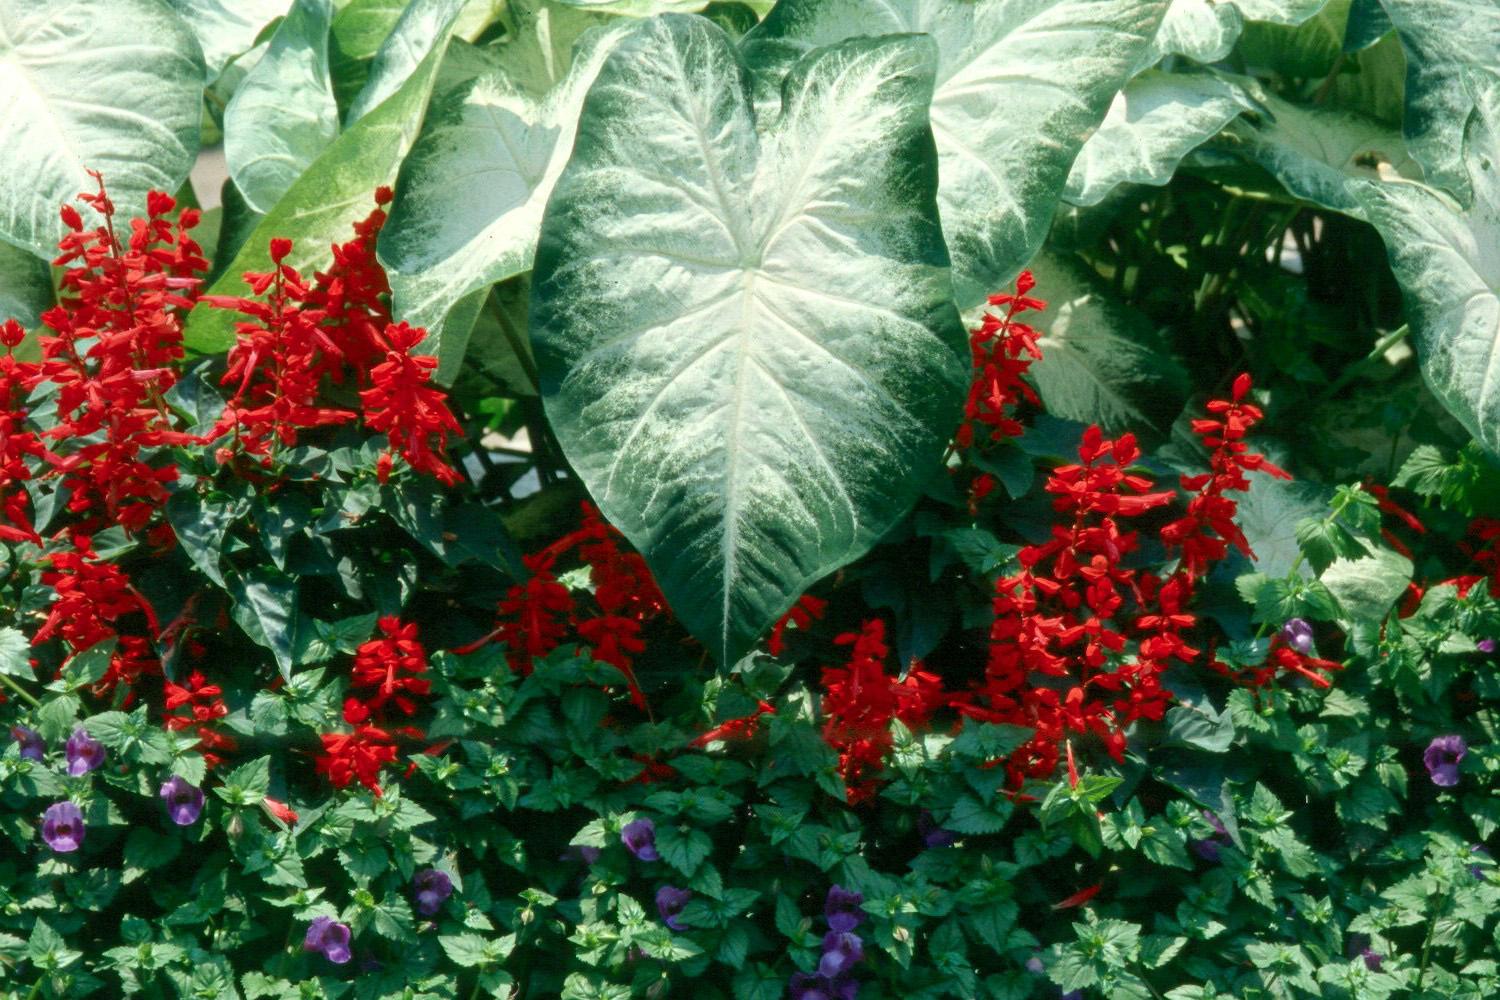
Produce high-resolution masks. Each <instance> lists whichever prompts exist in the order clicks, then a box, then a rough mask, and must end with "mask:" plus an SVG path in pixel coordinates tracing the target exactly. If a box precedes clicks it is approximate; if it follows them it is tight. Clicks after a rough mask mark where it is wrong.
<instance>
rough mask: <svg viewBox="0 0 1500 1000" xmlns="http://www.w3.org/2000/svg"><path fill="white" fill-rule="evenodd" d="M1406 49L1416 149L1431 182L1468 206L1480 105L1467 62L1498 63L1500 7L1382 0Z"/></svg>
mask: <svg viewBox="0 0 1500 1000" xmlns="http://www.w3.org/2000/svg"><path fill="white" fill-rule="evenodd" d="M1381 2H1382V3H1383V4H1384V6H1385V10H1386V13H1387V14H1388V15H1389V16H1390V19H1391V22H1392V23H1393V24H1394V25H1395V26H1396V34H1397V35H1398V36H1399V37H1400V39H1401V47H1402V49H1404V50H1405V52H1406V119H1405V123H1404V125H1403V128H1404V131H1405V132H1406V139H1407V141H1408V142H1409V143H1410V144H1411V152H1412V155H1413V156H1414V157H1416V159H1417V162H1419V163H1421V164H1422V167H1423V169H1424V170H1425V171H1426V174H1427V183H1429V184H1431V185H1433V186H1434V187H1440V188H1445V189H1446V190H1448V191H1450V192H1451V193H1453V194H1454V195H1456V196H1457V197H1458V200H1459V201H1461V202H1464V203H1466V204H1467V203H1468V200H1469V197H1470V192H1469V171H1468V170H1467V169H1466V167H1465V166H1464V163H1463V157H1462V150H1463V138H1464V123H1465V122H1467V121H1468V120H1469V115H1470V113H1471V112H1472V110H1473V108H1474V102H1473V100H1472V98H1471V97H1470V94H1469V92H1468V90H1467V89H1466V88H1465V86H1464V79H1463V77H1464V72H1465V69H1466V67H1471V66H1478V67H1489V68H1491V69H1493V68H1495V66H1496V64H1497V55H1496V54H1497V53H1500V4H1497V3H1495V2H1494V0H1381Z"/></svg>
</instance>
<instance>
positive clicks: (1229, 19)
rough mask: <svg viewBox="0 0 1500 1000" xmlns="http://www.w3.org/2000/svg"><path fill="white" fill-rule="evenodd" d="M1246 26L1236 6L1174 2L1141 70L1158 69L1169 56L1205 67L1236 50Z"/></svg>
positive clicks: (1200, 1) (1205, 0)
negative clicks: (1149, 67) (1184, 57)
mask: <svg viewBox="0 0 1500 1000" xmlns="http://www.w3.org/2000/svg"><path fill="white" fill-rule="evenodd" d="M1244 26H1245V19H1244V16H1243V15H1241V14H1240V10H1239V8H1238V7H1236V6H1235V5H1234V4H1231V3H1216V2H1215V0H1172V3H1171V5H1170V6H1169V7H1168V8H1167V13H1166V16H1165V17H1163V18H1162V22H1161V30H1160V31H1158V32H1157V33H1156V37H1155V38H1153V39H1152V40H1151V44H1150V46H1149V47H1148V48H1147V49H1146V52H1145V54H1144V55H1143V56H1142V58H1141V67H1142V68H1145V67H1147V66H1154V65H1155V64H1156V63H1157V62H1159V61H1160V60H1161V58H1162V57H1163V56H1169V55H1181V56H1187V57H1188V58H1189V59H1192V60H1194V61H1195V62H1200V63H1203V64H1205V65H1207V64H1208V63H1215V62H1218V61H1219V60H1220V59H1223V58H1225V57H1226V56H1228V55H1229V53H1230V52H1231V51H1232V50H1233V49H1234V43H1235V40H1236V39H1238V38H1239V37H1240V31H1241V30H1242V29H1243V28H1244Z"/></svg>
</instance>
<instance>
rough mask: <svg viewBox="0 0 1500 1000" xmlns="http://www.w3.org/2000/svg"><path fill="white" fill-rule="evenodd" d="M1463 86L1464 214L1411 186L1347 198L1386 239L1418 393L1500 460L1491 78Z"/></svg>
mask: <svg viewBox="0 0 1500 1000" xmlns="http://www.w3.org/2000/svg"><path fill="white" fill-rule="evenodd" d="M1472 80H1473V86H1472V93H1473V95H1474V97H1472V98H1471V100H1472V101H1474V103H1476V104H1477V107H1478V113H1477V114H1475V115H1474V116H1473V119H1472V120H1471V122H1470V124H1469V129H1468V132H1467V135H1466V137H1465V156H1464V160H1465V162H1466V164H1467V166H1468V170H1469V176H1468V182H1469V186H1470V188H1471V190H1472V193H1473V204H1472V206H1470V207H1469V208H1467V209H1465V208H1462V207H1460V206H1459V205H1458V204H1456V203H1455V202H1454V201H1453V200H1452V199H1451V198H1449V197H1447V196H1446V195H1444V194H1442V193H1441V192H1439V191H1436V190H1434V189H1432V188H1429V187H1426V186H1424V185H1422V184H1418V183H1416V182H1414V181H1392V182H1388V183H1384V184H1374V183H1367V184H1364V185H1361V186H1359V187H1358V188H1357V189H1356V191H1355V193H1356V194H1357V195H1358V197H1359V199H1360V201H1361V202H1362V203H1363V204H1364V207H1365V211H1366V213H1367V215H1368V218H1369V220H1370V222H1372V223H1373V224H1374V225H1375V228H1376V229H1378V230H1380V234H1381V236H1382V237H1383V238H1384V239H1385V244H1386V250H1387V252H1388V253H1389V254H1390V258H1391V267H1392V269H1393V270H1394V271H1395V272H1396V279H1397V281H1399V282H1400V283H1401V290H1402V292H1403V294H1404V296H1405V299H1406V313H1407V319H1408V321H1409V322H1410V324H1411V328H1412V332H1413V334H1414V336H1415V340H1416V347H1417V357H1418V360H1419V361H1420V362H1421V364H1422V374H1423V376H1424V377H1425V378H1426V379H1427V384H1428V385H1429V386H1430V387H1431V388H1432V390H1433V393H1434V394H1435V395H1436V396H1437V397H1438V398H1439V399H1440V400H1442V402H1443V405H1444V406H1446V407H1447V408H1448V411H1449V412H1450V413H1452V414H1453V415H1454V416H1455V417H1457V418H1458V419H1459V420H1460V421H1461V422H1462V423H1463V425H1464V426H1465V427H1467V428H1468V429H1469V432H1470V433H1472V434H1473V435H1474V436H1475V437H1476V438H1478V439H1479V440H1480V442H1482V443H1483V444H1484V446H1485V447H1487V448H1488V449H1489V450H1490V451H1491V452H1492V453H1496V454H1500V76H1496V75H1494V74H1493V73H1484V74H1479V73H1478V72H1476V73H1475V76H1474V77H1473V78H1472ZM1476 98H1477V100H1476Z"/></svg>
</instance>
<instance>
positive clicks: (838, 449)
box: [531, 15, 967, 663]
mask: <svg viewBox="0 0 1500 1000" xmlns="http://www.w3.org/2000/svg"><path fill="white" fill-rule="evenodd" d="M931 59H932V56H931V49H930V43H928V42H926V41H925V40H923V39H919V38H898V39H884V40H880V41H874V40H855V41H851V42H848V43H844V44H840V45H837V46H834V47H831V48H829V49H824V50H820V51H817V52H814V53H812V54H811V55H809V56H808V57H806V58H805V59H804V60H803V61H802V62H801V63H799V64H798V66H797V68H796V69H795V70H794V71H793V73H792V74H791V76H790V77H789V78H788V79H787V81H786V84H785V88H786V93H787V107H786V111H785V113H784V114H783V115H782V117H781V118H780V119H779V120H778V121H776V122H774V123H758V122H757V120H756V116H755V112H754V111H752V109H751V106H750V95H749V93H748V90H747V89H746V88H747V80H746V75H745V69H744V66H743V63H742V62H741V60H740V57H739V54H738V52H737V51H736V50H735V49H734V47H733V46H732V45H731V43H730V41H729V39H728V37H727V36H726V35H724V33H723V32H722V31H721V30H720V29H718V28H717V27H715V26H713V25H712V24H710V23H709V22H707V21H705V20H703V19H701V18H695V17H688V16H682V15H667V16H664V17H661V18H657V19H653V20H650V21H643V22H636V23H635V24H634V25H633V26H632V28H631V29H630V33H629V36H628V37H626V38H625V39H623V40H622V41H621V42H620V43H619V44H618V46H617V47H616V49H615V50H614V52H613V53H612V54H611V55H610V57H609V59H608V60H607V61H606V63H605V65H604V67H603V68H602V69H601V70H600V73H599V76H598V78H597V79H596V82H595V84H594V87H593V89H592V90H591V91H590V93H589V96H588V99H587V101H586V102H585V104H584V110H583V115H582V118H581V119H580V122H579V129H578V138H577V141H576V143H575V146H574V153H573V158H572V160H571V161H570V162H569V164H568V166H567V168H566V170H564V172H563V175H562V177H561V179H560V180H559V182H558V185H557V188H556V189H555V191H554V193H553V196H552V201H551V202H550V203H549V205H548V208H547V216H546V219H545V221H544V222H543V225H542V237H541V243H540V247H539V249H538V253H537V263H536V274H535V277H534V281H533V289H532V316H531V320H532V323H531V327H532V329H531V336H532V342H533V345H534V347H535V349H536V353H537V363H538V367H539V368H540V370H541V373H542V382H543V385H542V390H543V395H544V399H545V401H546V404H547V414H548V417H549V419H550V420H551V422H552V425H553V428H554V430H555V431H556V432H557V436H558V438H559V440H560V441H561V442H562V445H563V449H564V451H565V452H567V454H568V458H569V459H570V461H571V463H572V465H573V467H574V468H575V469H576V470H577V471H578V473H579V475H580V476H581V478H582V479H583V481H584V482H585V483H586V484H587V485H588V486H589V489H590V492H591V493H592V494H593V496H594V499H595V500H596V501H597V502H598V504H599V506H600V508H601V509H602V510H603V511H604V513H605V515H606V516H607V517H608V518H609V520H610V521H611V522H612V523H614V524H615V525H617V526H618V527H619V528H620V529H621V530H622V531H623V532H624V534H625V535H626V537H627V538H629V539H630V540H631V542H632V543H634V544H635V546H636V548H637V549H639V550H640V551H641V553H642V554H643V555H644V556H645V557H646V560H647V562H648V563H649V564H650V565H651V568H652V570H653V572H654V574H655V576H656V579H657V582H658V583H659V584H660V585H661V587H662V590H663V591H664V592H665V593H666V595H667V598H668V600H669V601H670V602H671V604H672V608H673V610H674V611H675V612H676V613H677V615H678V617H679V618H680V619H681V620H682V621H683V623H684V624H686V625H687V626H688V628H689V630H690V631H692V632H693V633H694V634H695V635H697V636H699V637H700V638H702V639H703V640H704V641H705V643H706V644H707V645H708V647H709V648H710V649H711V650H712V651H713V653H714V654H715V655H716V656H717V657H718V658H719V659H720V661H721V662H723V663H733V662H734V661H735V660H737V659H738V658H739V656H740V655H741V654H742V653H743V652H744V651H745V650H746V649H747V648H748V647H749V646H750V645H751V644H752V643H753V642H755V641H756V640H757V639H758V638H759V637H760V636H761V635H762V634H763V632H764V631H765V629H767V628H769V627H770V625H771V623H772V622H774V621H775V620H776V618H777V617H778V616H779V615H781V614H782V613H784V612H785V611H786V609H787V608H788V607H789V606H790V605H791V604H792V602H793V601H794V600H796V598H797V597H798V596H799V595H800V594H802V593H803V592H804V591H805V590H806V588H807V587H808V585H810V584H811V583H813V582H814V581H816V580H817V579H819V578H820V577H822V576H824V575H825V574H827V573H829V572H831V571H832V570H834V569H835V568H837V567H839V566H841V565H843V564H845V563H847V562H848V561H850V560H852V559H854V558H856V557H857V556H859V555H860V554H862V553H863V552H864V551H866V550H867V549H868V548H869V547H870V546H871V545H872V544H873V543H874V542H875V541H876V540H877V539H878V538H879V537H880V535H881V534H883V533H884V531H885V530H886V528H887V527H889V525H891V524H892V523H894V522H895V520H896V519H897V518H898V517H900V516H901V515H902V514H904V513H905V512H906V510H907V509H909V507H910V505H911V503H912V501H913V500H914V499H915V498H916V496H917V495H918V493H919V492H920V491H921V488H922V486H923V483H924V480H925V478H926V476H927V475H928V474H929V473H930V471H931V470H932V469H933V468H934V466H935V463H936V461H937V458H938V456H939V454H940V452H941V449H942V444H943V441H944V440H945V439H946V437H947V435H948V433H949V432H950V429H951V426H952V423H953V421H954V419H955V418H956V416H957V412H958V407H959V405H960V404H961V402H962V392H963V390H962V385H963V383H964V379H965V371H966V367H967V363H966V360H965V357H964V350H963V348H962V346H961V344H962V339H963V338H962V328H961V327H960V325H959V322H958V318H957V315H956V313H955V312H954V310H953V307H952V304H951V301H950V300H949V298H948V291H947V283H946V280H945V274H946V271H945V269H944V267H943V255H942V247H941V235H940V233H939V232H938V228H937V224H936V222H937V220H936V212H935V206H934V204H933V201H932V192H933V190H934V188H935V185H936V177H935V174H934V171H933V169H932V167H933V163H932V159H931V153H930V149H931V146H930V142H931V139H930V135H929V132H928V129H927V125H926V121H925V116H924V111H923V109H924V108H925V106H926V101H927V96H928V94H929V92H930V91H929V88H930V86H931V73H932V62H931ZM758 125H762V126H765V127H766V128H767V129H768V131H766V132H764V133H761V132H760V131H758ZM835 136H836V138H835ZM643 287H645V288H650V289H653V291H651V292H649V293H647V294H641V291H640V290H641V288H643Z"/></svg>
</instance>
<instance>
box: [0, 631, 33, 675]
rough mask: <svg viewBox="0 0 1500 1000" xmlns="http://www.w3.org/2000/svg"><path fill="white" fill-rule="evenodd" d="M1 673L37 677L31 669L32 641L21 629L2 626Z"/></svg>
mask: <svg viewBox="0 0 1500 1000" xmlns="http://www.w3.org/2000/svg"><path fill="white" fill-rule="evenodd" d="M0 674H7V675H9V676H11V677H22V678H25V679H26V680H35V679H36V675H35V673H33V672H32V669H31V641H30V640H29V639H27V638H26V635H25V633H23V632H21V631H20V630H19V629H13V628H0Z"/></svg>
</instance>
